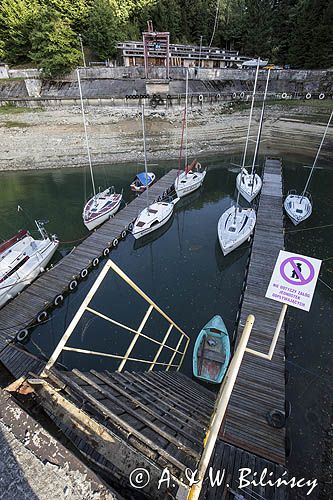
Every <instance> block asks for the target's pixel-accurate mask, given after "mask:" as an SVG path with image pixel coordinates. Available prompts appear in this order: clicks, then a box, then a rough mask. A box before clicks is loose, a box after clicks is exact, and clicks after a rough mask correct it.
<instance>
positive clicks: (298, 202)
mask: <svg viewBox="0 0 333 500" xmlns="http://www.w3.org/2000/svg"><path fill="white" fill-rule="evenodd" d="M284 209H285V211H286V213H287V214H288V217H289V218H290V220H291V221H292V222H293V224H295V226H297V225H298V224H299V223H300V222H303V221H304V220H306V219H307V218H308V217H310V215H311V213H312V203H311V200H310V199H309V198H308V197H307V196H302V195H297V194H288V196H287V197H286V199H285V200H284Z"/></svg>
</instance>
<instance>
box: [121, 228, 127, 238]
mask: <svg viewBox="0 0 333 500" xmlns="http://www.w3.org/2000/svg"><path fill="white" fill-rule="evenodd" d="M126 235H127V233H126V230H125V229H124V231H122V233H121V235H120V236H121V239H122V240H124V239H125V238H126Z"/></svg>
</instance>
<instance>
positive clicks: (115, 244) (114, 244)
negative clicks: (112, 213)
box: [112, 238, 119, 248]
mask: <svg viewBox="0 0 333 500" xmlns="http://www.w3.org/2000/svg"><path fill="white" fill-rule="evenodd" d="M118 243H119V241H118V240H117V238H115V239H114V240H113V242H112V246H113V248H116V246H118Z"/></svg>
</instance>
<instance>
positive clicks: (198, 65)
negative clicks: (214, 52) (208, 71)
mask: <svg viewBox="0 0 333 500" xmlns="http://www.w3.org/2000/svg"><path fill="white" fill-rule="evenodd" d="M201 50H202V35H201V36H200V49H199V64H198V76H199V68H200V64H201Z"/></svg>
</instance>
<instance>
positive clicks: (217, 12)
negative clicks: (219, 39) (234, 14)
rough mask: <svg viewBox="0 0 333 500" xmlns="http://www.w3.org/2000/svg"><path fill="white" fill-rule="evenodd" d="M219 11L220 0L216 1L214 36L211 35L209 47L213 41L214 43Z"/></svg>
mask: <svg viewBox="0 0 333 500" xmlns="http://www.w3.org/2000/svg"><path fill="white" fill-rule="evenodd" d="M219 11H220V0H217V2H216V14H215V20H214V28H213V33H212V37H211V39H210V42H209V48H210V47H211V46H212V43H213V40H214V36H215V32H216V28H217V23H218V16H219Z"/></svg>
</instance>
